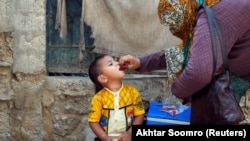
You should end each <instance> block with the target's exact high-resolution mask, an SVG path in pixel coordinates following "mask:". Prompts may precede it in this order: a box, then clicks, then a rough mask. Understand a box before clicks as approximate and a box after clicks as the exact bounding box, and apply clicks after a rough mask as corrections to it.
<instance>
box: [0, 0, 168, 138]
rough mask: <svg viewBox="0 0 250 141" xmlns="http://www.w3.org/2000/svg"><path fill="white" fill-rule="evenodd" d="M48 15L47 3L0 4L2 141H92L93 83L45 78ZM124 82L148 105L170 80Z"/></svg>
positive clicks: (26, 0)
mask: <svg viewBox="0 0 250 141" xmlns="http://www.w3.org/2000/svg"><path fill="white" fill-rule="evenodd" d="M45 10H46V0H39V1H34V0H18V1H16V0H5V1H4V2H2V3H1V5H0V17H1V22H0V125H1V126H0V140H1V141H52V140H53V141H78V140H79V141H80V140H81V141H92V140H93V137H94V135H93V133H92V131H91V130H90V128H89V126H88V123H87V114H88V107H89V102H90V98H91V97H92V96H93V95H94V93H93V92H94V87H93V84H92V83H91V82H90V80H89V78H88V77H49V76H47V75H46V66H45V58H46V56H45V54H46V39H45V38H46V32H45V30H46V17H45V16H46V15H45V13H46V11H45ZM125 82H128V83H130V84H133V85H134V86H136V87H138V89H139V90H140V92H141V94H142V96H143V99H144V100H145V101H146V103H145V104H147V102H148V101H150V100H152V99H156V98H158V97H161V96H162V94H163V93H164V91H165V89H164V88H162V87H163V86H164V85H165V78H152V79H151V78H150V79H149V78H138V79H137V78H135V79H131V78H128V79H125ZM152 82H153V83H152ZM145 106H147V105H145Z"/></svg>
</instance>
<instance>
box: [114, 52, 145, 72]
mask: <svg viewBox="0 0 250 141" xmlns="http://www.w3.org/2000/svg"><path fill="white" fill-rule="evenodd" d="M119 64H120V66H121V69H123V70H124V69H129V70H135V69H138V68H140V65H141V64H140V60H139V59H138V58H136V57H134V56H132V55H125V56H122V57H121V58H120V59H119Z"/></svg>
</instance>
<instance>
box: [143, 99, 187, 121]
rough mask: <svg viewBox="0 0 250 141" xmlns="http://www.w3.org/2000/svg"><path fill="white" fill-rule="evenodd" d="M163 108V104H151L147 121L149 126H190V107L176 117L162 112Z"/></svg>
mask: <svg viewBox="0 0 250 141" xmlns="http://www.w3.org/2000/svg"><path fill="white" fill-rule="evenodd" d="M161 108H162V103H161V102H154V101H153V102H150V104H149V109H148V113H147V119H146V124H147V125H190V112H191V107H190V106H189V107H188V108H187V109H185V110H184V111H183V112H181V113H179V114H176V115H174V116H172V115H171V114H170V113H168V112H164V111H161Z"/></svg>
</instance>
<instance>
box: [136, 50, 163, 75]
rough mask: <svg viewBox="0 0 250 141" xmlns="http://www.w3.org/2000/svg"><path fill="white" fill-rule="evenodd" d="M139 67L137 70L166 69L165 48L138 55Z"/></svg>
mask: <svg viewBox="0 0 250 141" xmlns="http://www.w3.org/2000/svg"><path fill="white" fill-rule="evenodd" d="M139 59H140V63H141V67H140V68H139V69H136V71H138V72H150V71H153V70H163V69H166V59H165V50H162V51H159V52H156V53H152V54H149V55H146V56H144V57H140V58H139Z"/></svg>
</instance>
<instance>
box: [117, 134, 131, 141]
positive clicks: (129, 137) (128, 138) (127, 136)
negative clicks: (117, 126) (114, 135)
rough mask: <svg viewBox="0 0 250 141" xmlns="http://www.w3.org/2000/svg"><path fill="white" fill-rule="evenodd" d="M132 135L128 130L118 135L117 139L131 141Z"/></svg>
mask: <svg viewBox="0 0 250 141" xmlns="http://www.w3.org/2000/svg"><path fill="white" fill-rule="evenodd" d="M131 138H132V135H131V133H129V132H125V133H123V134H122V135H120V136H119V138H118V141H131Z"/></svg>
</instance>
